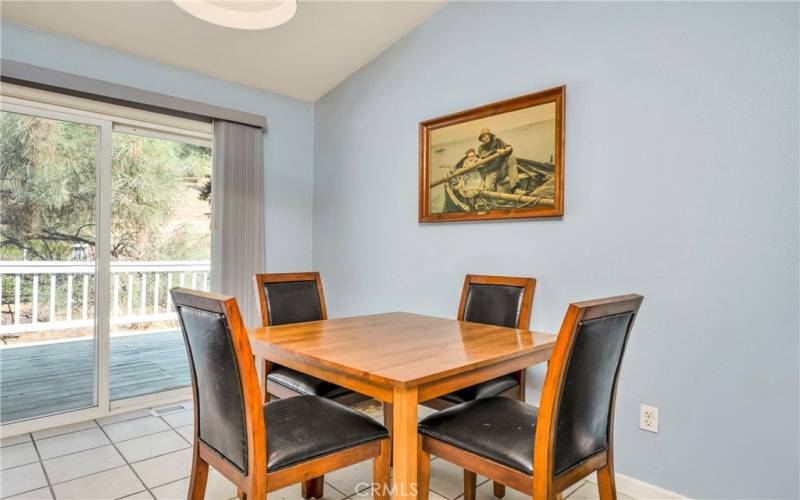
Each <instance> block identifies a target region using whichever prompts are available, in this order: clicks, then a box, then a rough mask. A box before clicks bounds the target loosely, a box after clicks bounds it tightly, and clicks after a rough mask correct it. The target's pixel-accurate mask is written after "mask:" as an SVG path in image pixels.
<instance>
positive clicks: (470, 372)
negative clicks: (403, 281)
mask: <svg viewBox="0 0 800 500" xmlns="http://www.w3.org/2000/svg"><path fill="white" fill-rule="evenodd" d="M249 335H250V341H251V345H252V348H253V354H254V355H255V357H256V359H257V361H258V362H259V363H260V367H261V370H262V372H261V373H262V380H261V384H262V396H263V397H264V400H265V401H267V399H268V397H269V396H268V395H267V393H266V383H265V375H264V374H265V373H268V372H269V370H270V369H271V366H272V365H273V364H279V365H283V366H287V367H289V368H293V369H295V370H298V371H300V372H303V373H307V374H310V375H313V376H315V377H318V378H321V379H323V380H326V381H329V382H333V383H335V384H338V385H340V386H342V387H346V388H348V389H351V390H353V391H356V392H359V393H362V394H366V395H368V396H371V397H373V398H375V399H377V400H379V401H382V402H384V403H386V411H391V412H392V422H393V428H392V442H393V451H392V458H393V479H392V497H393V498H416V496H417V405H418V404H419V403H420V402H422V401H427V400H429V399H432V398H435V397H438V396H441V395H444V394H448V393H450V392H453V391H455V390H458V389H462V388H464V387H469V386H470V385H473V384H475V383H478V382H481V381H484V380H489V379H492V378H494V377H499V376H501V375H505V374H509V373H513V372H516V371H518V370H521V369H524V368H527V367H528V366H531V365H535V364H537V363H541V362H544V361H547V360H548V359H549V358H550V353H551V351H552V349H553V346H554V345H555V339H556V336H555V335H552V334H547V333H538V332H530V331H527V330H518V329H514V328H505V327H499V326H493V325H486V324H481V323H470V322H467V321H456V320H451V319H443V318H436V317H431V316H423V315H420V314H410V313H405V312H392V313H385V314H372V315H368V316H355V317H349V318H339V319H328V320H322V321H310V322H305V323H294V324H287V325H279V326H268V327H260V328H252V329H250V330H249Z"/></svg>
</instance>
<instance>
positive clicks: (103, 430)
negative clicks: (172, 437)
mask: <svg viewBox="0 0 800 500" xmlns="http://www.w3.org/2000/svg"><path fill="white" fill-rule="evenodd" d="M156 418H157V417H156ZM134 420H135V419H134ZM129 421H130V420H126V422H129ZM114 423H119V422H114ZM167 426H168V427H170V425H169V424H167ZM97 427H98V428H99V429H100V430H101V432H102V433H103V434H104V435H105V436H106V438H107V439H108V440H109V442H114V443H127V442H128V441H133V440H134V439H139V438H143V437H148V436H154V435H156V434H159V433H161V432H167V431H169V430H175V431H176V432H177V430H176V429H174V428H172V427H170V428H169V429H162V430H160V431H155V432H148V433H147V434H142V435H141V436H136V437H132V438H128V439H121V440H119V441H112V440H111V437H110V436H109V435H108V434H107V433H106V432H105V429H104V428H103V426H102V425H99V424H98V425H97ZM90 430H92V428H89V429H81V430H80V431H74V432H67V433H64V434H59V435H58V436H48V437H46V438H42V439H41V440H42V441H43V440H45V439H51V438H56V437H62V436H66V435H68V434H74V433H75V432H83V431H90ZM178 435H180V432H178ZM181 437H183V436H181ZM34 441H35V440H34ZM20 444H24V443H20ZM12 446H16V445H12ZM103 446H108V443H104V444H101V445H98V446H92V447H91V448H86V449H85V450H78V451H71V452H69V453H64V454H63V455H55V456H52V457H48V458H45V459H44V460H52V459H54V458H61V457H67V456H69V455H74V454H76V453H82V452H84V451H89V450H96V449H98V448H102V447H103ZM162 455H164V454H163V453H162ZM157 456H161V455H157ZM137 462H141V460H137ZM134 463H135V462H134ZM28 465H30V464H28ZM17 467H21V466H17ZM12 468H15V467H12ZM6 470H9V469H6Z"/></svg>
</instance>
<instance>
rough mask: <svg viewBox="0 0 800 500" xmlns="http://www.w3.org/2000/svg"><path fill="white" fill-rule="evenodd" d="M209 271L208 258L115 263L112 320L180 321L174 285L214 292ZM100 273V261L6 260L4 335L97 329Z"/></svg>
mask: <svg viewBox="0 0 800 500" xmlns="http://www.w3.org/2000/svg"><path fill="white" fill-rule="evenodd" d="M209 269H210V265H209V263H208V262H203V261H176V262H113V263H112V264H111V324H132V323H147V322H156V321H167V320H171V319H175V313H174V309H173V307H172V300H171V299H170V295H169V290H170V288H172V287H175V286H182V287H187V288H195V289H199V290H208V273H209ZM94 275H95V264H94V262H63V261H39V262H28V261H0V319H2V324H0V335H2V334H17V333H27V332H39V331H46V330H60V329H66V328H85V327H91V326H92V325H93V324H94V319H93V318H94V293H93V290H94ZM9 290H13V291H12V292H9ZM6 295H8V296H6ZM43 306H46V308H45V307H43Z"/></svg>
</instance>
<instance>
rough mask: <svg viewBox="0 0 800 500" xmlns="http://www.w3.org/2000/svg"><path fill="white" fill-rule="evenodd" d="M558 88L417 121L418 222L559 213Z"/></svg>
mask: <svg viewBox="0 0 800 500" xmlns="http://www.w3.org/2000/svg"><path fill="white" fill-rule="evenodd" d="M565 91H566V87H564V86H562V87H558V88H554V89H550V90H545V91H542V92H536V93H535V94H529V95H525V96H521V97H516V98H514V99H509V100H506V101H501V102H496V103H493V104H487V105H485V106H481V107H479V108H474V109H470V110H467V111H462V112H460V113H454V114H451V115H447V116H442V117H440V118H434V119H432V120H427V121H424V122H422V123H420V124H419V221H420V222H446V221H459V220H461V221H463V220H491V219H522V218H531V217H559V216H561V215H563V214H564V98H565Z"/></svg>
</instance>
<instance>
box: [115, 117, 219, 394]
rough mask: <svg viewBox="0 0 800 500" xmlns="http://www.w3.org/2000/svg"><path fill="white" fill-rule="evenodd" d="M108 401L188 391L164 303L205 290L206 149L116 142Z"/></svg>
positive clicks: (118, 135) (181, 351)
mask: <svg viewBox="0 0 800 500" xmlns="http://www.w3.org/2000/svg"><path fill="white" fill-rule="evenodd" d="M111 207H112V208H111V294H112V295H111V359H110V363H111V378H110V384H111V400H112V401H114V400H119V399H127V398H131V397H137V396H143V395H147V394H154V393H158V392H162V391H167V390H171V389H177V388H180V387H187V386H189V385H190V384H191V379H190V374H189V368H188V362H187V358H186V352H185V348H184V345H183V339H182V337H181V334H180V327H179V325H178V322H177V317H176V315H175V312H174V310H173V307H172V303H171V301H170V297H169V289H170V288H173V287H176V286H183V287H187V288H196V289H200V290H208V286H209V282H208V280H209V265H210V262H209V261H210V253H211V229H210V228H211V148H210V147H203V146H198V145H194V144H187V143H184V142H181V141H180V140H178V139H176V140H174V141H173V140H165V139H163V138H153V137H146V136H142V135H134V134H129V133H124V132H114V134H113V161H112V195H111Z"/></svg>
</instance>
